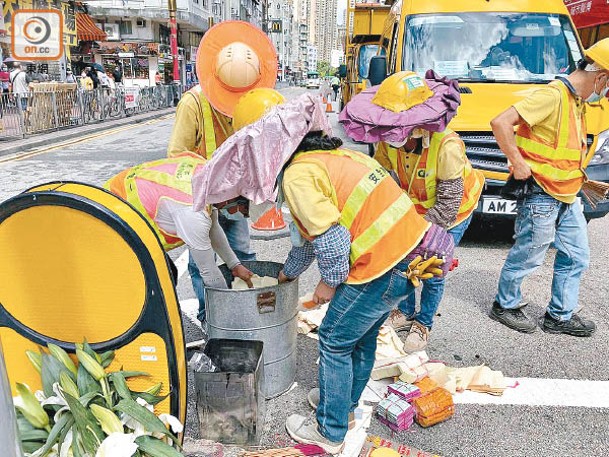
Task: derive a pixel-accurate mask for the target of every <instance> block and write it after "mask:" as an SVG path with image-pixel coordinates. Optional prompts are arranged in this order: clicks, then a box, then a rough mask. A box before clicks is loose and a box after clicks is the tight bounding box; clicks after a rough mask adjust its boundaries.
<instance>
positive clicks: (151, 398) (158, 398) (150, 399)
mask: <svg viewBox="0 0 609 457" xmlns="http://www.w3.org/2000/svg"><path fill="white" fill-rule="evenodd" d="M137 397H140V398H141V399H142V400H144V401H145V402H146V403H148V404H149V405H152V406H154V405H156V404H158V403H160V402H162V401H163V400H165V399H166V398H167V397H169V394H167V395H151V394H149V393H148V392H131V398H133V399H134V400H137Z"/></svg>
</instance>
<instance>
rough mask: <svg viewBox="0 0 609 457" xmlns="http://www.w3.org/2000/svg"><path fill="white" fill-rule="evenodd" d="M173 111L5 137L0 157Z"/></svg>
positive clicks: (135, 122) (160, 111)
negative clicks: (27, 135) (13, 137)
mask: <svg viewBox="0 0 609 457" xmlns="http://www.w3.org/2000/svg"><path fill="white" fill-rule="evenodd" d="M173 113H175V108H166V109H160V110H157V111H149V112H147V113H142V114H135V115H133V116H129V117H124V118H121V119H108V120H106V121H100V122H97V123H95V124H87V125H82V126H78V127H72V128H67V129H62V130H57V131H52V132H49V133H42V134H39V135H32V136H30V137H26V138H23V139H20V138H17V139H6V140H1V141H0V157H2V156H7V155H10V154H16V153H21V152H26V151H29V150H31V149H35V148H39V147H41V146H47V147H48V146H53V145H55V144H58V143H62V142H64V141H68V140H72V139H74V138H80V137H84V136H87V135H91V134H94V133H98V132H103V131H104V130H109V129H112V128H116V127H122V126H125V125H130V124H138V123H141V122H145V121H149V120H152V119H157V118H160V117H163V116H167V115H169V114H173Z"/></svg>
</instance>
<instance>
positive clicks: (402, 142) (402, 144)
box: [387, 138, 408, 149]
mask: <svg viewBox="0 0 609 457" xmlns="http://www.w3.org/2000/svg"><path fill="white" fill-rule="evenodd" d="M407 141H408V138H406V139H405V140H404V141H400V142H392V141H387V144H388V145H389V146H391V147H392V148H395V149H399V148H401V147H402V146H404V145H405V144H406V142H407Z"/></svg>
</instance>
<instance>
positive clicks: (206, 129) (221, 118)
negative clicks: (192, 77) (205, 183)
mask: <svg viewBox="0 0 609 457" xmlns="http://www.w3.org/2000/svg"><path fill="white" fill-rule="evenodd" d="M189 94H190V96H191V97H195V99H196V100H197V106H198V107H199V109H200V111H201V115H202V117H203V125H202V126H201V127H202V129H201V131H200V132H199V134H198V135H197V144H196V145H195V150H194V152H196V153H197V154H198V155H200V156H201V157H203V158H205V159H207V160H209V159H211V156H212V155H213V153H214V152H215V151H216V149H218V147H219V146H220V145H221V144H222V143H224V141H226V139H227V138H228V137H229V136H231V135H232V134H233V127H232V125H231V119H230V118H228V117H226V116H225V115H223V114H221V113H219V112H218V111H216V110H215V109H214V108H213V106H211V104H210V103H209V101H208V100H207V97H205V94H203V91H202V90H201V86H200V85H196V86H195V87H193V88H192V89H190V90H189V91H188V92H186V94H184V96H185V97H187V96H189ZM172 157H175V156H173V155H172Z"/></svg>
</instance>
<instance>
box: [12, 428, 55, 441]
mask: <svg viewBox="0 0 609 457" xmlns="http://www.w3.org/2000/svg"><path fill="white" fill-rule="evenodd" d="M48 436H49V433H48V432H47V431H46V430H28V431H27V432H23V433H21V432H19V438H21V441H42V442H43V443H44V442H45V441H46V440H47V437H48Z"/></svg>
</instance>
